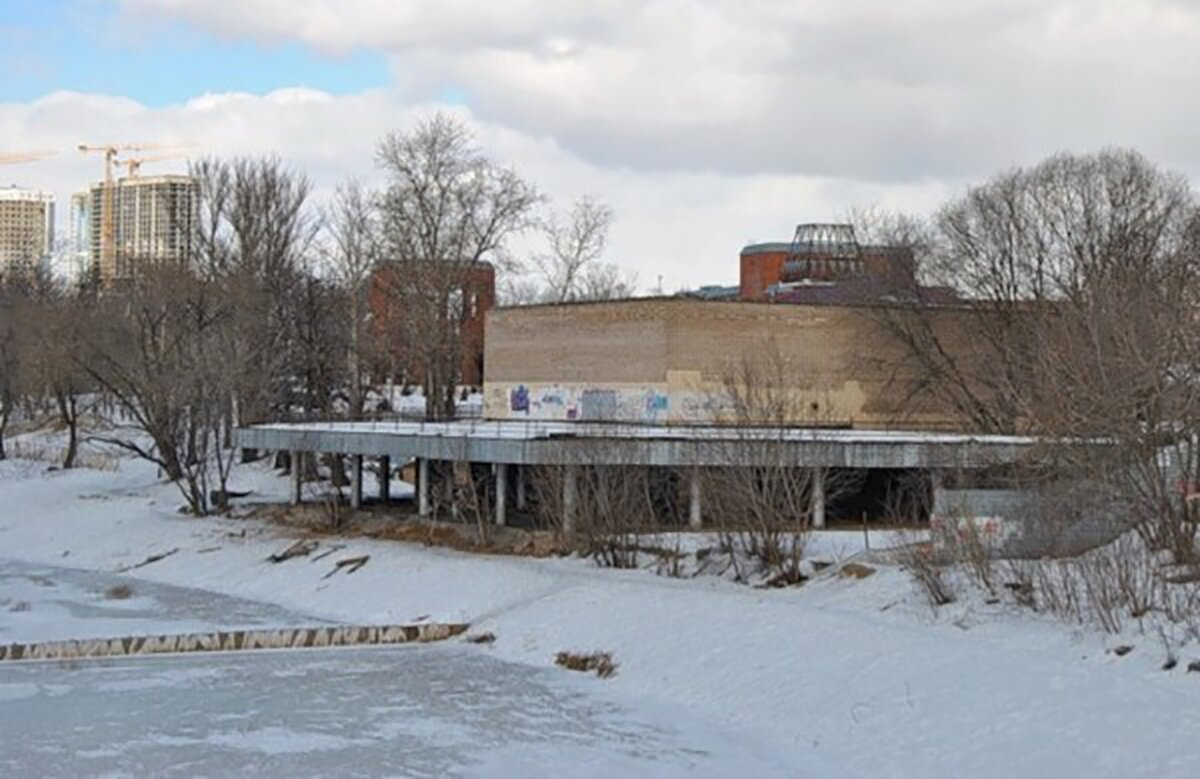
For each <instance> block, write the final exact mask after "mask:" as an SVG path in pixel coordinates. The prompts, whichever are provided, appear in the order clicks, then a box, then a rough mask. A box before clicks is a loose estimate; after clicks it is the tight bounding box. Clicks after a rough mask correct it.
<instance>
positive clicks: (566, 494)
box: [562, 465, 579, 533]
mask: <svg viewBox="0 0 1200 779" xmlns="http://www.w3.org/2000/svg"><path fill="white" fill-rule="evenodd" d="M578 478H579V466H577V465H565V466H563V495H562V497H563V517H562V523H563V532H564V533H574V532H575V504H576V501H577V499H578V490H579V484H578Z"/></svg>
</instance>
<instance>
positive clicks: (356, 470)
mask: <svg viewBox="0 0 1200 779" xmlns="http://www.w3.org/2000/svg"><path fill="white" fill-rule="evenodd" d="M362 477H363V456H362V455H361V454H356V455H353V456H351V457H350V507H351V508H353V509H360V508H362V504H363V479H362Z"/></svg>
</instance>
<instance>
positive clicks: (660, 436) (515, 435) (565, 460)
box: [235, 420, 1036, 469]
mask: <svg viewBox="0 0 1200 779" xmlns="http://www.w3.org/2000/svg"><path fill="white" fill-rule="evenodd" d="M235 440H236V442H237V444H238V445H239V446H243V447H248V448H255V449H269V450H276V451H280V450H286V451H300V452H326V453H336V454H346V455H364V456H369V457H393V458H398V459H409V458H417V459H431V460H448V461H458V462H481V463H504V464H509V465H570V464H586V465H654V466H664V467H673V466H701V467H704V466H723V465H730V464H734V463H735V462H736V463H745V464H753V463H754V462H755V461H756V460H759V459H766V458H769V459H770V461H771V462H772V463H778V462H780V460H779V458H780V457H781V456H784V457H786V458H787V459H788V460H790V461H792V462H795V464H796V465H798V466H807V467H814V468H864V469H871V468H929V469H942V468H961V469H975V468H983V467H987V466H991V465H996V464H1002V463H1009V462H1014V461H1016V460H1018V459H1020V458H1021V457H1022V456H1023V455H1024V454H1025V453H1027V452H1028V451H1030V450H1031V449H1032V447H1033V446H1034V445H1035V443H1036V442H1035V440H1034V439H1032V438H1028V437H1022V436H998V435H969V434H957V433H934V432H919V431H891V430H879V431H876V430H844V429H821V428H770V427H734V426H665V425H622V424H602V423H587V422H513V421H486V420H458V421H453V422H402V421H376V422H312V423H304V424H274V425H257V426H253V427H247V428H242V429H240V430H238V431H236V434H235Z"/></svg>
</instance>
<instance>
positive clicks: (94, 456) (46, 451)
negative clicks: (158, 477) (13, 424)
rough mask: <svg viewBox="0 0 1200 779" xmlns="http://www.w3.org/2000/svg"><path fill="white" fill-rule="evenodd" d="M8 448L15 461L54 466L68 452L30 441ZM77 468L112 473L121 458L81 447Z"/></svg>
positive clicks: (77, 454) (76, 454) (8, 445)
mask: <svg viewBox="0 0 1200 779" xmlns="http://www.w3.org/2000/svg"><path fill="white" fill-rule="evenodd" d="M7 447H8V455H9V456H10V457H12V458H14V459H17V460H29V461H30V462H38V463H45V464H46V465H53V466H58V465H61V464H62V461H63V458H64V457H65V456H66V452H67V450H66V447H63V446H52V445H50V444H46V443H30V442H28V441H13V442H12V443H10V444H7ZM75 467H76V468H87V469H89V470H93V471H108V472H110V473H111V472H115V471H116V470H117V469H118V468H119V467H120V458H118V457H117V455H115V454H112V453H111V452H100V451H96V450H94V449H89V448H87V447H86V446H82V445H81V446H80V447H79V450H78V451H77V452H76V453H75Z"/></svg>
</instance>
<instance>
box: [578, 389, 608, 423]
mask: <svg viewBox="0 0 1200 779" xmlns="http://www.w3.org/2000/svg"><path fill="white" fill-rule="evenodd" d="M579 411H580V413H579V418H580V419H582V420H584V421H585V422H610V421H613V420H615V419H617V418H618V417H617V392H616V390H610V389H585V390H584V391H583V393H582V394H580V396H579Z"/></svg>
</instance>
